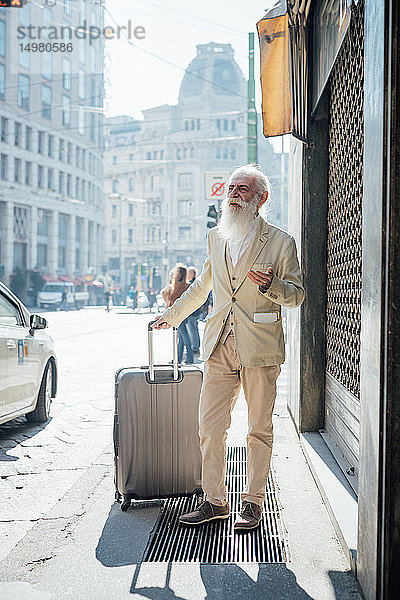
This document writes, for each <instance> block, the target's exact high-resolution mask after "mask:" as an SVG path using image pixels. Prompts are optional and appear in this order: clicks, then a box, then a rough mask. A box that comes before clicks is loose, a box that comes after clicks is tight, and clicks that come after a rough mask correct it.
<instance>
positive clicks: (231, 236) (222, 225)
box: [218, 195, 259, 241]
mask: <svg viewBox="0 0 400 600" xmlns="http://www.w3.org/2000/svg"><path fill="white" fill-rule="evenodd" d="M231 200H233V198H228V197H225V198H224V200H223V201H222V207H221V208H222V210H221V218H220V220H219V222H218V235H219V236H220V237H221V238H222V239H224V240H233V241H239V240H242V239H243V238H244V237H246V235H247V234H248V233H249V231H250V224H251V222H252V221H253V219H254V218H255V217H256V214H257V204H258V200H259V198H258V196H257V195H255V196H254V198H252V200H250V201H249V202H243V201H242V200H241V199H240V198H235V199H234V200H235V202H236V203H237V204H240V206H241V207H242V208H236V207H234V206H233V207H230V206H229V202H230V201H231Z"/></svg>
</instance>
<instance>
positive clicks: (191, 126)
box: [190, 119, 194, 129]
mask: <svg viewBox="0 0 400 600" xmlns="http://www.w3.org/2000/svg"><path fill="white" fill-rule="evenodd" d="M190 129H194V119H192V120H191V122H190Z"/></svg>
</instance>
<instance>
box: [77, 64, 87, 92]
mask: <svg viewBox="0 0 400 600" xmlns="http://www.w3.org/2000/svg"><path fill="white" fill-rule="evenodd" d="M78 96H79V98H81V99H82V100H84V99H85V97H86V74H85V71H84V70H83V69H79V70H78Z"/></svg>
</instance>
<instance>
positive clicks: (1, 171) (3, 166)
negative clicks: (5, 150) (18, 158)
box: [0, 154, 8, 180]
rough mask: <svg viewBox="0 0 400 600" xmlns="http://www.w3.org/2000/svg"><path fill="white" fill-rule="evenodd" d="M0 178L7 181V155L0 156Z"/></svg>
mask: <svg viewBox="0 0 400 600" xmlns="http://www.w3.org/2000/svg"><path fill="white" fill-rule="evenodd" d="M0 177H1V179H4V180H6V179H8V156H7V154H1V155H0Z"/></svg>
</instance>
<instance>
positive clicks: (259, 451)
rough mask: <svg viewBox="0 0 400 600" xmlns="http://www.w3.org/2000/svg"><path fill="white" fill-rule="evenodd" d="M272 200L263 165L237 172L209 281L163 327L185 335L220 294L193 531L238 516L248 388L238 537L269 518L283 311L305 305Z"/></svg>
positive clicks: (210, 345)
mask: <svg viewBox="0 0 400 600" xmlns="http://www.w3.org/2000/svg"><path fill="white" fill-rule="evenodd" d="M269 193H270V183H269V180H268V178H267V177H266V175H265V174H264V173H263V172H262V171H261V169H260V168H258V167H257V166H256V165H246V166H243V167H240V168H238V169H236V170H235V171H234V172H233V173H232V174H231V176H230V178H229V181H228V192H227V196H226V198H225V199H224V200H223V203H222V212H221V218H220V221H219V224H218V226H217V227H215V228H213V229H211V230H210V231H209V233H208V248H207V257H206V260H205V263H204V265H203V270H202V273H201V274H200V276H199V277H197V279H196V280H195V282H194V283H193V284H192V285H191V286H190V287H188V289H187V290H186V292H185V293H184V294H183V295H182V296H181V297H180V298H178V299H177V300H176V301H175V303H174V304H173V305H172V306H171V307H170V308H167V309H166V310H165V312H164V313H163V314H162V316H161V317H159V319H158V320H157V321H156V322H155V323H154V325H153V326H154V327H155V328H157V329H164V328H168V327H170V326H175V327H176V326H177V325H179V324H180V323H181V322H182V321H184V320H185V319H186V318H187V316H188V315H190V314H192V313H193V311H195V310H196V309H197V308H199V307H200V306H201V305H202V304H203V303H204V302H205V301H206V299H207V297H208V294H209V292H210V291H211V288H212V291H213V309H212V312H211V313H210V315H209V316H208V319H207V322H206V326H205V331H204V337H203V355H204V358H205V368H204V380H203V387H202V392H201V398H200V411H199V434H200V447H201V452H202V487H203V491H204V492H205V499H204V501H203V502H202V503H201V504H200V505H199V506H198V507H197V509H196V510H194V511H193V512H190V513H187V514H185V515H182V516H181V517H180V521H181V522H182V523H184V524H186V525H198V524H200V523H204V522H207V521H211V520H214V519H226V518H228V516H229V510H230V509H229V505H228V503H227V495H226V488H225V472H226V436H227V429H228V427H229V425H230V418H231V411H232V408H233V406H234V404H235V402H236V399H237V397H238V395H239V391H240V387H241V385H242V386H243V390H244V394H245V397H246V401H247V408H248V435H247V481H246V487H245V489H244V490H243V492H242V495H241V499H242V506H241V511H240V514H239V516H238V519H237V520H236V522H235V529H236V530H237V531H240V530H242V531H247V530H249V529H253V528H255V527H257V526H258V524H259V522H260V519H261V513H262V508H261V507H262V504H263V501H264V498H265V487H266V483H267V477H268V472H269V467H270V460H271V454H272V442H273V431H272V412H273V408H274V403H275V397H276V380H277V377H278V375H279V373H280V365H281V363H283V362H284V359H285V348H284V338H283V330H282V314H281V310H282V307H287V308H294V307H296V306H299V305H300V304H301V303H302V301H303V299H304V289H303V285H302V278H301V272H300V267H299V263H298V259H297V251H296V245H295V242H294V239H293V238H292V237H291V236H290V235H289V234H288V233H286V232H284V231H283V230H281V229H279V228H278V227H275V226H274V225H271V224H270V223H268V222H267V220H266V211H265V208H266V202H267V199H268V197H269ZM260 213H261V214H260Z"/></svg>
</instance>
